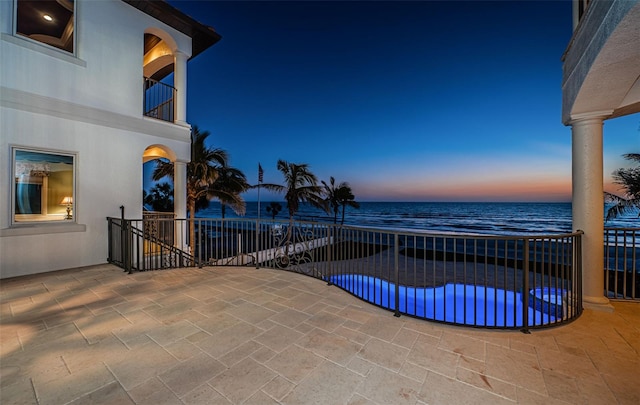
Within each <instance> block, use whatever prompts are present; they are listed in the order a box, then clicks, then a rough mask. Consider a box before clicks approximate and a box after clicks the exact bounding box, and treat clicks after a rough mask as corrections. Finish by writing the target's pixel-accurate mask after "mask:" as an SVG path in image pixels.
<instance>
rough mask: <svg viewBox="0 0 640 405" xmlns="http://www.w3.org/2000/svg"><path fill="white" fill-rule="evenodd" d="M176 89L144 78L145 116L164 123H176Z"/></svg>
mask: <svg viewBox="0 0 640 405" xmlns="http://www.w3.org/2000/svg"><path fill="white" fill-rule="evenodd" d="M175 94H176V89H175V87H173V86H170V85H168V84H166V83H162V82H159V81H157V80H153V79H150V78H148V77H145V78H144V110H143V111H144V115H145V116H146V117H152V118H157V119H159V120H163V121H169V122H173V121H174V114H175V108H174V104H175V102H174V100H175Z"/></svg>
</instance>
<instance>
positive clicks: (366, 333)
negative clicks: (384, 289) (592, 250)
mask: <svg viewBox="0 0 640 405" xmlns="http://www.w3.org/2000/svg"><path fill="white" fill-rule="evenodd" d="M614 307H615V311H614V312H613V313H606V312H595V311H591V310H585V312H584V314H583V315H582V316H581V317H580V318H579V319H578V320H576V321H575V322H572V323H570V324H568V325H565V326H561V327H557V328H553V329H547V330H534V331H532V333H531V334H530V335H525V334H523V333H520V332H516V331H513V332H512V331H485V330H479V329H467V328H463V327H453V326H447V325H441V324H435V323H429V322H426V321H420V320H416V319H413V318H408V317H400V318H396V317H394V316H393V313H391V312H388V311H385V310H382V309H380V308H377V307H374V306H369V305H367V304H366V303H364V302H363V301H360V300H359V299H357V298H355V297H352V296H350V295H349V294H347V293H346V292H344V291H342V290H339V289H338V288H336V287H335V286H328V285H327V284H326V283H325V282H323V281H320V280H315V279H312V278H309V277H306V276H303V275H299V274H295V273H291V272H285V271H278V270H268V269H255V268H251V267H245V268H240V267H222V268H216V267H212V268H204V269H194V268H189V269H176V270H167V271H157V272H147V273H136V274H132V275H128V274H125V273H123V272H122V271H121V270H120V269H118V268H116V267H114V266H111V265H100V266H92V267H87V268H80V269H71V270H65V271H60V272H53V273H49V274H43V275H35V276H28V277H20V278H15V279H8V280H2V283H1V284H0V403H2V404H3V405H13V404H74V405H75V404H77V405H79V404H87V403H96V404H97V403H100V404H137V405H140V404H154V405H158V404H178V405H180V404H225V405H228V404H260V405H269V404H296V405H298V404H354V405H355V404H368V405H387V404H412V405H422V404H427V403H429V404H431V403H440V404H460V403H465V404H474V403H477V404H485V403H492V404H493V403H495V404H565V405H566V404H582V403H584V404H586V403H589V404H616V403H617V404H634V405H635V404H637V403H640V384H638V370H640V354H639V353H640V304H637V303H626V302H625V303H614Z"/></svg>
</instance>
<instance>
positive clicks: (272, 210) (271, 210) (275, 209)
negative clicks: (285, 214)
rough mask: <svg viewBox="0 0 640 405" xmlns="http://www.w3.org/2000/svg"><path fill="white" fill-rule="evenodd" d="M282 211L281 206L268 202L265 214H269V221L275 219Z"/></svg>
mask: <svg viewBox="0 0 640 405" xmlns="http://www.w3.org/2000/svg"><path fill="white" fill-rule="evenodd" d="M280 211H282V205H280V203H277V202H273V201H272V202H270V203H269V205H268V206H267V212H268V213H270V214H271V219H276V215H278V213H279V212H280Z"/></svg>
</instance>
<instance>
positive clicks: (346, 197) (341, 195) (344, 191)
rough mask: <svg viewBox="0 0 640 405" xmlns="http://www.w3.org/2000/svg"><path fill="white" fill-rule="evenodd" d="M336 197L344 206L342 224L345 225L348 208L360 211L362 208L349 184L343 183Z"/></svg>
mask: <svg viewBox="0 0 640 405" xmlns="http://www.w3.org/2000/svg"><path fill="white" fill-rule="evenodd" d="M336 197H337V199H338V203H339V204H340V205H342V221H341V222H340V224H342V225H344V214H345V211H346V209H347V207H351V208H355V209H358V208H360V203H358V202H357V201H356V200H355V198H356V197H355V196H354V195H353V191H352V190H351V186H349V183H347V182H342V183H340V186H339V187H338V190H337V191H336Z"/></svg>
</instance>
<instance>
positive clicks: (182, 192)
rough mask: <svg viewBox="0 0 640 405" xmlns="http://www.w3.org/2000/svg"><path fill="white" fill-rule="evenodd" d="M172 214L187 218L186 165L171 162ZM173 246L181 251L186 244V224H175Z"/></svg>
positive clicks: (182, 222) (183, 222) (178, 217)
mask: <svg viewBox="0 0 640 405" xmlns="http://www.w3.org/2000/svg"><path fill="white" fill-rule="evenodd" d="M173 213H174V214H175V217H176V218H177V219H185V218H187V163H186V162H178V161H176V162H173ZM176 225H177V226H176V228H175V245H176V246H177V247H179V248H181V249H183V250H187V249H185V248H186V247H187V246H188V244H187V232H188V228H187V222H186V221H180V222H177V223H176Z"/></svg>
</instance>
